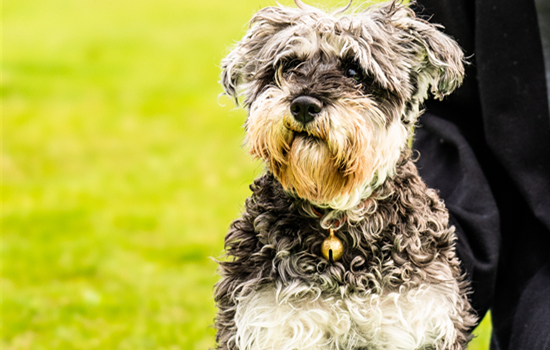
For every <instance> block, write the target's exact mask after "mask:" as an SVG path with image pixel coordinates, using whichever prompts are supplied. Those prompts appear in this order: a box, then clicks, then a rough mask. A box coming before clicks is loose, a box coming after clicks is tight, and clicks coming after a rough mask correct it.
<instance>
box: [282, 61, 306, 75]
mask: <svg viewBox="0 0 550 350" xmlns="http://www.w3.org/2000/svg"><path fill="white" fill-rule="evenodd" d="M300 63H302V60H300V59H298V58H294V59H291V60H288V61H285V62H284V63H283V72H288V71H290V70H292V69H294V68H296V67H298V66H299V65H300Z"/></svg>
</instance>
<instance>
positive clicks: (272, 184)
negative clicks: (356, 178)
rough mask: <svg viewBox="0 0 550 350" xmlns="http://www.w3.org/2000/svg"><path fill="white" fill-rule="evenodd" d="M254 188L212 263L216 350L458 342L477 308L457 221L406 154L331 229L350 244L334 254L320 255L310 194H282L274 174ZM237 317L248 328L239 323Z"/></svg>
mask: <svg viewBox="0 0 550 350" xmlns="http://www.w3.org/2000/svg"><path fill="white" fill-rule="evenodd" d="M251 189H252V191H253V195H252V197H251V198H249V199H248V200H247V201H246V210H245V213H244V214H243V217H242V218H241V219H238V220H236V221H235V222H234V223H233V224H232V225H231V229H230V231H229V233H228V234H227V237H226V241H225V247H226V252H227V255H228V256H229V257H230V259H229V260H227V261H223V262H220V274H221V276H222V279H221V281H220V282H219V283H218V284H217V285H216V293H215V300H216V303H217V305H218V308H219V313H218V317H217V319H216V328H217V329H218V335H217V340H218V343H219V349H241V350H244V349H250V350H252V349H271V348H272V346H273V348H274V349H361V348H364V349H422V348H428V349H429V348H433V349H462V348H463V347H465V345H466V343H467V341H468V340H469V336H468V330H470V329H471V328H472V327H473V326H474V325H475V322H476V318H475V316H474V315H473V314H472V311H471V307H470V304H469V302H468V299H467V290H468V287H467V283H466V282H465V280H464V277H463V276H462V275H461V272H460V267H459V261H458V259H457V258H456V255H455V251H454V240H455V236H454V234H453V233H454V228H453V227H449V226H448V224H447V222H448V214H447V211H446V209H445V207H444V205H443V203H442V201H441V200H440V199H439V198H438V196H437V194H436V193H435V191H433V190H430V189H428V188H427V187H426V186H425V184H424V183H423V182H422V180H421V179H420V177H419V176H418V174H417V171H416V167H415V165H414V164H413V163H412V161H411V160H410V155H409V152H404V154H403V157H402V160H401V161H400V164H399V165H398V167H397V173H396V175H395V177H394V178H392V179H391V181H386V182H385V183H384V184H383V185H382V186H381V187H379V188H378V190H377V194H376V195H375V196H372V197H371V198H370V200H369V202H368V204H367V205H366V206H365V207H364V208H362V209H360V210H361V211H362V212H363V214H362V215H357V217H358V219H352V218H351V217H350V216H348V218H347V220H346V222H345V224H344V226H343V227H342V228H341V229H340V230H338V231H337V234H338V236H339V238H340V239H342V241H343V242H344V245H345V246H346V247H347V249H346V251H345V253H344V256H343V258H342V260H340V261H339V262H337V263H334V264H331V263H329V262H328V261H327V260H325V259H324V258H322V255H321V253H320V246H321V243H322V241H323V240H324V238H325V237H326V236H327V231H326V230H325V229H324V228H323V227H321V222H320V220H319V219H318V218H317V217H316V216H315V215H307V214H305V213H307V212H308V211H309V208H308V207H309V205H310V204H309V203H306V202H301V201H296V200H294V199H292V198H290V197H288V196H287V195H286V194H285V191H284V190H283V188H282V186H281V185H280V183H279V182H278V181H277V180H276V179H275V178H274V177H273V175H272V174H266V175H264V176H262V177H261V178H259V179H257V180H256V181H255V183H254V185H252V186H251ZM297 305H301V306H297ZM247 308H249V309H250V310H251V312H252V315H248V316H247V317H249V318H250V320H248V321H247V320H244V317H243V316H242V314H243V313H246V312H245V311H244V310H243V309H247ZM302 311H306V314H307V313H308V312H309V313H310V315H306V314H304V313H303V312H302ZM277 312H279V313H281V314H282V316H275V315H274V313H277ZM299 315H301V316H299ZM296 317H303V318H306V319H309V323H308V322H300V321H299V320H297V319H296ZM415 317H418V319H421V320H422V322H413V321H412V320H414V318H415ZM237 322H240V326H241V327H242V326H243V325H246V327H248V328H247V330H246V331H243V330H242V328H241V330H240V332H239V324H237ZM449 330H450V331H449ZM247 332H249V335H246V334H243V333H247ZM277 344H278V345H277Z"/></svg>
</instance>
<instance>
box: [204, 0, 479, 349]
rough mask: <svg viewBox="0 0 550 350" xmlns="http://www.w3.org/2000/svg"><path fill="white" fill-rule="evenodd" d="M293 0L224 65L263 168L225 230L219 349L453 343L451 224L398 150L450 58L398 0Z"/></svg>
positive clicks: (456, 52)
mask: <svg viewBox="0 0 550 350" xmlns="http://www.w3.org/2000/svg"><path fill="white" fill-rule="evenodd" d="M296 4H297V8H290V7H284V6H278V7H267V8H264V9H262V10H260V11H258V12H257V13H256V14H255V15H254V17H253V18H252V20H251V23H250V27H249V29H248V32H247V34H246V35H245V37H244V38H243V39H242V40H241V41H240V42H239V43H237V45H236V47H235V48H234V49H233V50H232V51H231V53H230V54H229V55H228V56H227V57H226V58H225V59H224V60H223V62H222V67H223V73H222V79H221V80H222V84H223V86H224V89H225V92H226V94H228V95H229V96H232V97H233V98H234V99H235V100H236V101H238V100H239V98H240V95H242V96H243V97H244V105H245V108H246V109H247V110H248V112H249V115H248V118H247V121H246V124H245V127H246V131H247V137H246V141H245V143H246V145H247V146H248V148H249V150H250V153H251V154H252V155H253V156H254V157H257V158H260V159H262V160H263V161H264V163H265V165H266V169H267V171H266V174H265V175H263V176H261V177H259V178H258V179H256V180H255V182H254V184H253V185H251V189H252V192H253V193H252V196H251V197H250V198H248V199H247V201H246V207H245V212H244V213H243V215H242V217H241V218H239V219H237V220H235V221H234V222H233V223H232V224H231V228H230V231H229V233H228V234H227V236H226V239H225V250H226V258H225V259H224V260H223V261H220V262H219V265H220V269H219V272H220V274H221V280H220V281H219V282H218V283H217V284H216V287H215V295H214V297H215V301H216V305H217V307H218V314H217V317H216V320H215V326H216V329H217V336H216V340H217V349H223V350H229V349H232V350H233V349H240V350H264V349H276V350H294V349H296V350H297V349H300V350H329V349H330V350H332V349H334V350H336V349H354V350H366V349H369V350H371V349H372V350H375V349H376V350H378V349H384V350H386V349H387V350H390V349H392V350H393V349H396V350H397V349H402V350H404V349H433V350H443V349H453V350H456V349H465V348H466V346H467V343H468V341H469V339H470V335H469V331H470V330H471V329H472V328H473V327H474V325H475V323H476V321H477V318H476V316H475V315H474V312H473V310H472V308H471V306H470V303H469V301H468V291H469V287H468V283H467V281H466V280H465V278H464V275H463V274H462V273H461V270H460V262H459V260H458V258H457V256H456V254H455V247H454V245H455V240H456V237H455V234H454V227H452V226H451V227H449V225H448V213H447V210H446V209H445V206H444V204H443V202H442V201H441V200H440V199H439V197H438V196H437V193H436V192H435V191H434V190H432V189H428V188H427V187H426V185H425V184H424V182H423V181H422V179H421V178H420V177H419V176H418V173H417V170H416V166H415V164H414V160H413V159H412V152H411V150H410V149H409V147H408V140H409V139H410V138H411V137H412V133H413V128H414V125H415V123H416V121H417V118H418V116H419V115H420V114H421V104H422V102H423V101H424V100H425V99H426V98H428V96H429V95H430V94H431V95H433V96H435V97H436V98H443V97H444V96H446V95H448V94H450V93H451V92H452V91H453V90H454V89H455V88H456V87H458V86H459V85H460V84H461V82H462V78H463V75H464V68H463V53H462V51H461V49H460V47H459V46H458V45H457V44H456V42H455V41H454V40H452V39H451V38H449V37H448V36H446V35H445V34H443V33H442V32H441V31H439V30H438V26H436V25H434V24H431V23H429V22H427V21H424V20H422V19H419V18H417V17H416V16H415V14H414V12H412V11H411V10H410V9H409V8H408V7H406V6H404V5H401V4H400V3H397V2H391V3H387V4H381V5H374V6H371V7H368V8H366V9H362V10H355V11H348V10H347V8H346V9H342V10H340V11H336V12H334V13H327V12H324V11H321V10H319V9H317V8H314V7H311V6H308V5H305V4H303V3H301V2H300V1H296ZM304 101H306V102H304ZM304 106H305V107H304ZM304 116H305V117H304ZM331 228H333V229H335V230H336V236H337V237H338V238H339V239H340V240H341V241H342V242H343V245H344V247H345V249H344V254H343V257H342V258H341V260H338V261H336V262H334V261H328V260H326V259H325V258H323V256H322V254H321V245H322V242H323V240H324V239H325V238H326V237H327V235H328V233H329V231H328V230H329V229H331Z"/></svg>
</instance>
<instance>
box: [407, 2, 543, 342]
mask: <svg viewBox="0 0 550 350" xmlns="http://www.w3.org/2000/svg"><path fill="white" fill-rule="evenodd" d="M420 3H421V4H415V5H414V9H415V11H416V12H417V14H418V15H419V16H422V17H424V18H430V17H431V19H430V21H431V22H435V23H441V24H443V25H444V26H445V32H446V33H448V34H450V35H451V36H452V37H454V38H455V39H456V40H457V41H458V43H459V44H460V45H461V46H462V47H463V48H464V50H465V52H466V55H473V56H471V58H470V62H471V64H470V65H469V66H468V67H467V68H466V79H465V83H464V85H463V86H462V87H461V88H460V89H459V90H458V91H457V92H456V93H455V94H453V95H451V96H450V97H449V98H448V99H446V100H445V101H442V102H439V101H430V102H428V103H427V104H426V109H427V113H426V114H425V115H424V116H422V117H421V120H420V124H421V127H420V128H419V131H418V133H417V138H416V141H415V144H414V147H415V148H416V149H417V150H419V152H420V159H419V162H418V163H419V167H420V174H421V176H422V177H423V178H424V179H425V181H426V182H427V183H428V185H430V186H431V187H434V188H438V189H439V190H440V191H441V196H442V198H444V199H445V201H446V203H447V206H448V208H449V211H450V213H451V219H452V220H453V222H454V223H455V225H456V226H457V231H458V234H459V242H458V245H457V247H458V253H459V255H460V257H461V258H462V259H463V266H464V268H465V271H466V272H467V273H468V275H469V278H471V280H472V283H473V288H474V293H473V295H472V302H473V305H474V306H475V307H476V310H478V312H479V313H480V316H483V315H484V313H485V311H486V310H487V308H491V310H492V317H493V329H494V337H493V339H494V340H493V342H492V349H527V348H526V347H521V346H520V345H519V344H520V343H521V342H516V341H515V340H514V342H513V343H512V342H511V339H522V336H523V335H522V332H524V331H525V330H524V328H522V327H519V326H515V325H516V324H520V323H521V322H522V321H521V319H522V317H523V318H525V317H527V316H526V315H530V314H534V313H533V312H534V310H528V309H529V308H533V307H534V306H533V303H529V302H527V301H524V300H525V299H526V298H527V299H529V298H530V297H529V295H531V294H528V293H527V292H526V290H528V286H529V285H530V284H529V283H530V281H531V280H532V278H533V276H535V275H536V274H537V272H539V271H541V268H542V266H544V265H545V264H546V263H547V262H548V261H549V260H550V116H549V115H548V110H549V109H548V101H547V98H546V96H547V90H546V81H545V70H544V60H543V54H542V48H541V41H540V36H539V30H538V23H537V14H536V11H535V7H534V3H533V1H532V0H529V1H519V0H518V1H509V2H503V1H501V0H483V1H477V2H475V1H465V0H421V1H420ZM537 276H538V275H537ZM547 277H548V279H550V276H547ZM526 293H527V294H526ZM547 298H548V299H549V300H550V295H548V296H547ZM520 301H521V302H520ZM526 308H527V309H526ZM541 310H542V309H541ZM522 315H523V316H522ZM537 315H538V316H537V317H539V320H544V319H545V320H549V319H550V313H548V312H545V311H544V310H543V311H540V313H538V314H537ZM539 323H540V324H544V322H542V321H541V322H539ZM548 331H550V329H548ZM548 331H547V332H542V333H539V334H538V339H539V340H540V343H537V342H536V339H535V340H533V342H532V344H543V343H544V342H543V340H545V339H547V337H548V333H550V332H548ZM531 337H537V335H536V334H531ZM530 349H538V347H535V348H530Z"/></svg>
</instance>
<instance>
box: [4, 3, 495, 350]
mask: <svg viewBox="0 0 550 350" xmlns="http://www.w3.org/2000/svg"><path fill="white" fill-rule="evenodd" d="M344 2H345V1H344ZM274 3H275V1H268V0H263V1H258V0H255V1H253V0H250V1H238V2H236V1H223V0H209V1H196V0H184V1H181V0H180V1H177V0H157V1H146V0H133V1H129V0H115V1H112V0H93V1H92V0H79V1H74V0H48V1H46V0H18V1H7V2H4V3H3V4H2V6H3V8H2V45H3V56H2V61H3V62H2V77H1V86H2V90H1V91H2V158H1V167H2V240H1V246H0V248H1V254H2V264H1V266H0V268H1V293H2V294H1V308H2V313H1V324H0V327H1V337H2V340H1V346H2V349H4V350H15V349H33V350H35V349H36V350H41V349H170V350H176V349H186V350H187V349H207V348H209V347H212V346H213V345H214V330H213V329H212V328H211V326H210V325H211V324H212V319H213V317H214V313H215V308H214V303H213V300H212V297H211V294H212V286H213V284H214V283H215V282H216V280H217V277H216V273H215V270H216V264H215V263H214V262H213V261H212V259H211V258H210V257H217V256H219V255H220V253H221V250H222V241H223V236H224V234H225V232H226V230H227V227H228V225H229V223H230V222H231V221H232V220H233V219H234V218H235V217H237V216H238V215H239V212H240V211H241V210H242V203H243V201H244V199H245V198H246V196H247V195H248V194H249V190H248V184H249V183H250V182H251V181H252V179H253V178H254V177H255V176H256V175H257V174H258V173H259V172H261V170H262V168H261V166H260V164H258V163H255V162H252V161H251V159H250V157H249V156H248V155H246V152H245V151H244V150H243V149H242V148H241V147H240V144H241V139H242V137H243V130H242V127H241V126H242V123H243V121H244V118H245V115H244V113H243V112H242V111H239V110H236V109H234V108H233V106H232V104H231V102H230V101H229V99H227V98H225V97H219V96H218V95H219V93H220V92H221V88H220V86H219V85H218V83H217V80H218V75H219V62H220V60H221V58H222V57H223V55H224V54H225V53H227V50H228V47H229V46H230V45H231V43H232V42H234V41H235V40H237V39H238V38H239V36H240V35H242V34H243V33H244V28H245V23H246V21H247V20H248V19H249V18H250V15H251V14H252V13H253V11H254V10H257V9H259V8H261V7H263V6H266V5H272V4H274ZM284 3H288V1H287V2H284ZM483 329H484V330H483V331H482V332H481V336H480V337H479V338H478V339H477V340H476V341H475V344H474V345H473V346H472V347H471V348H472V349H487V343H488V338H487V336H488V330H489V329H490V326H489V324H488V323H487V322H486V323H485V324H484V327H483Z"/></svg>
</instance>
